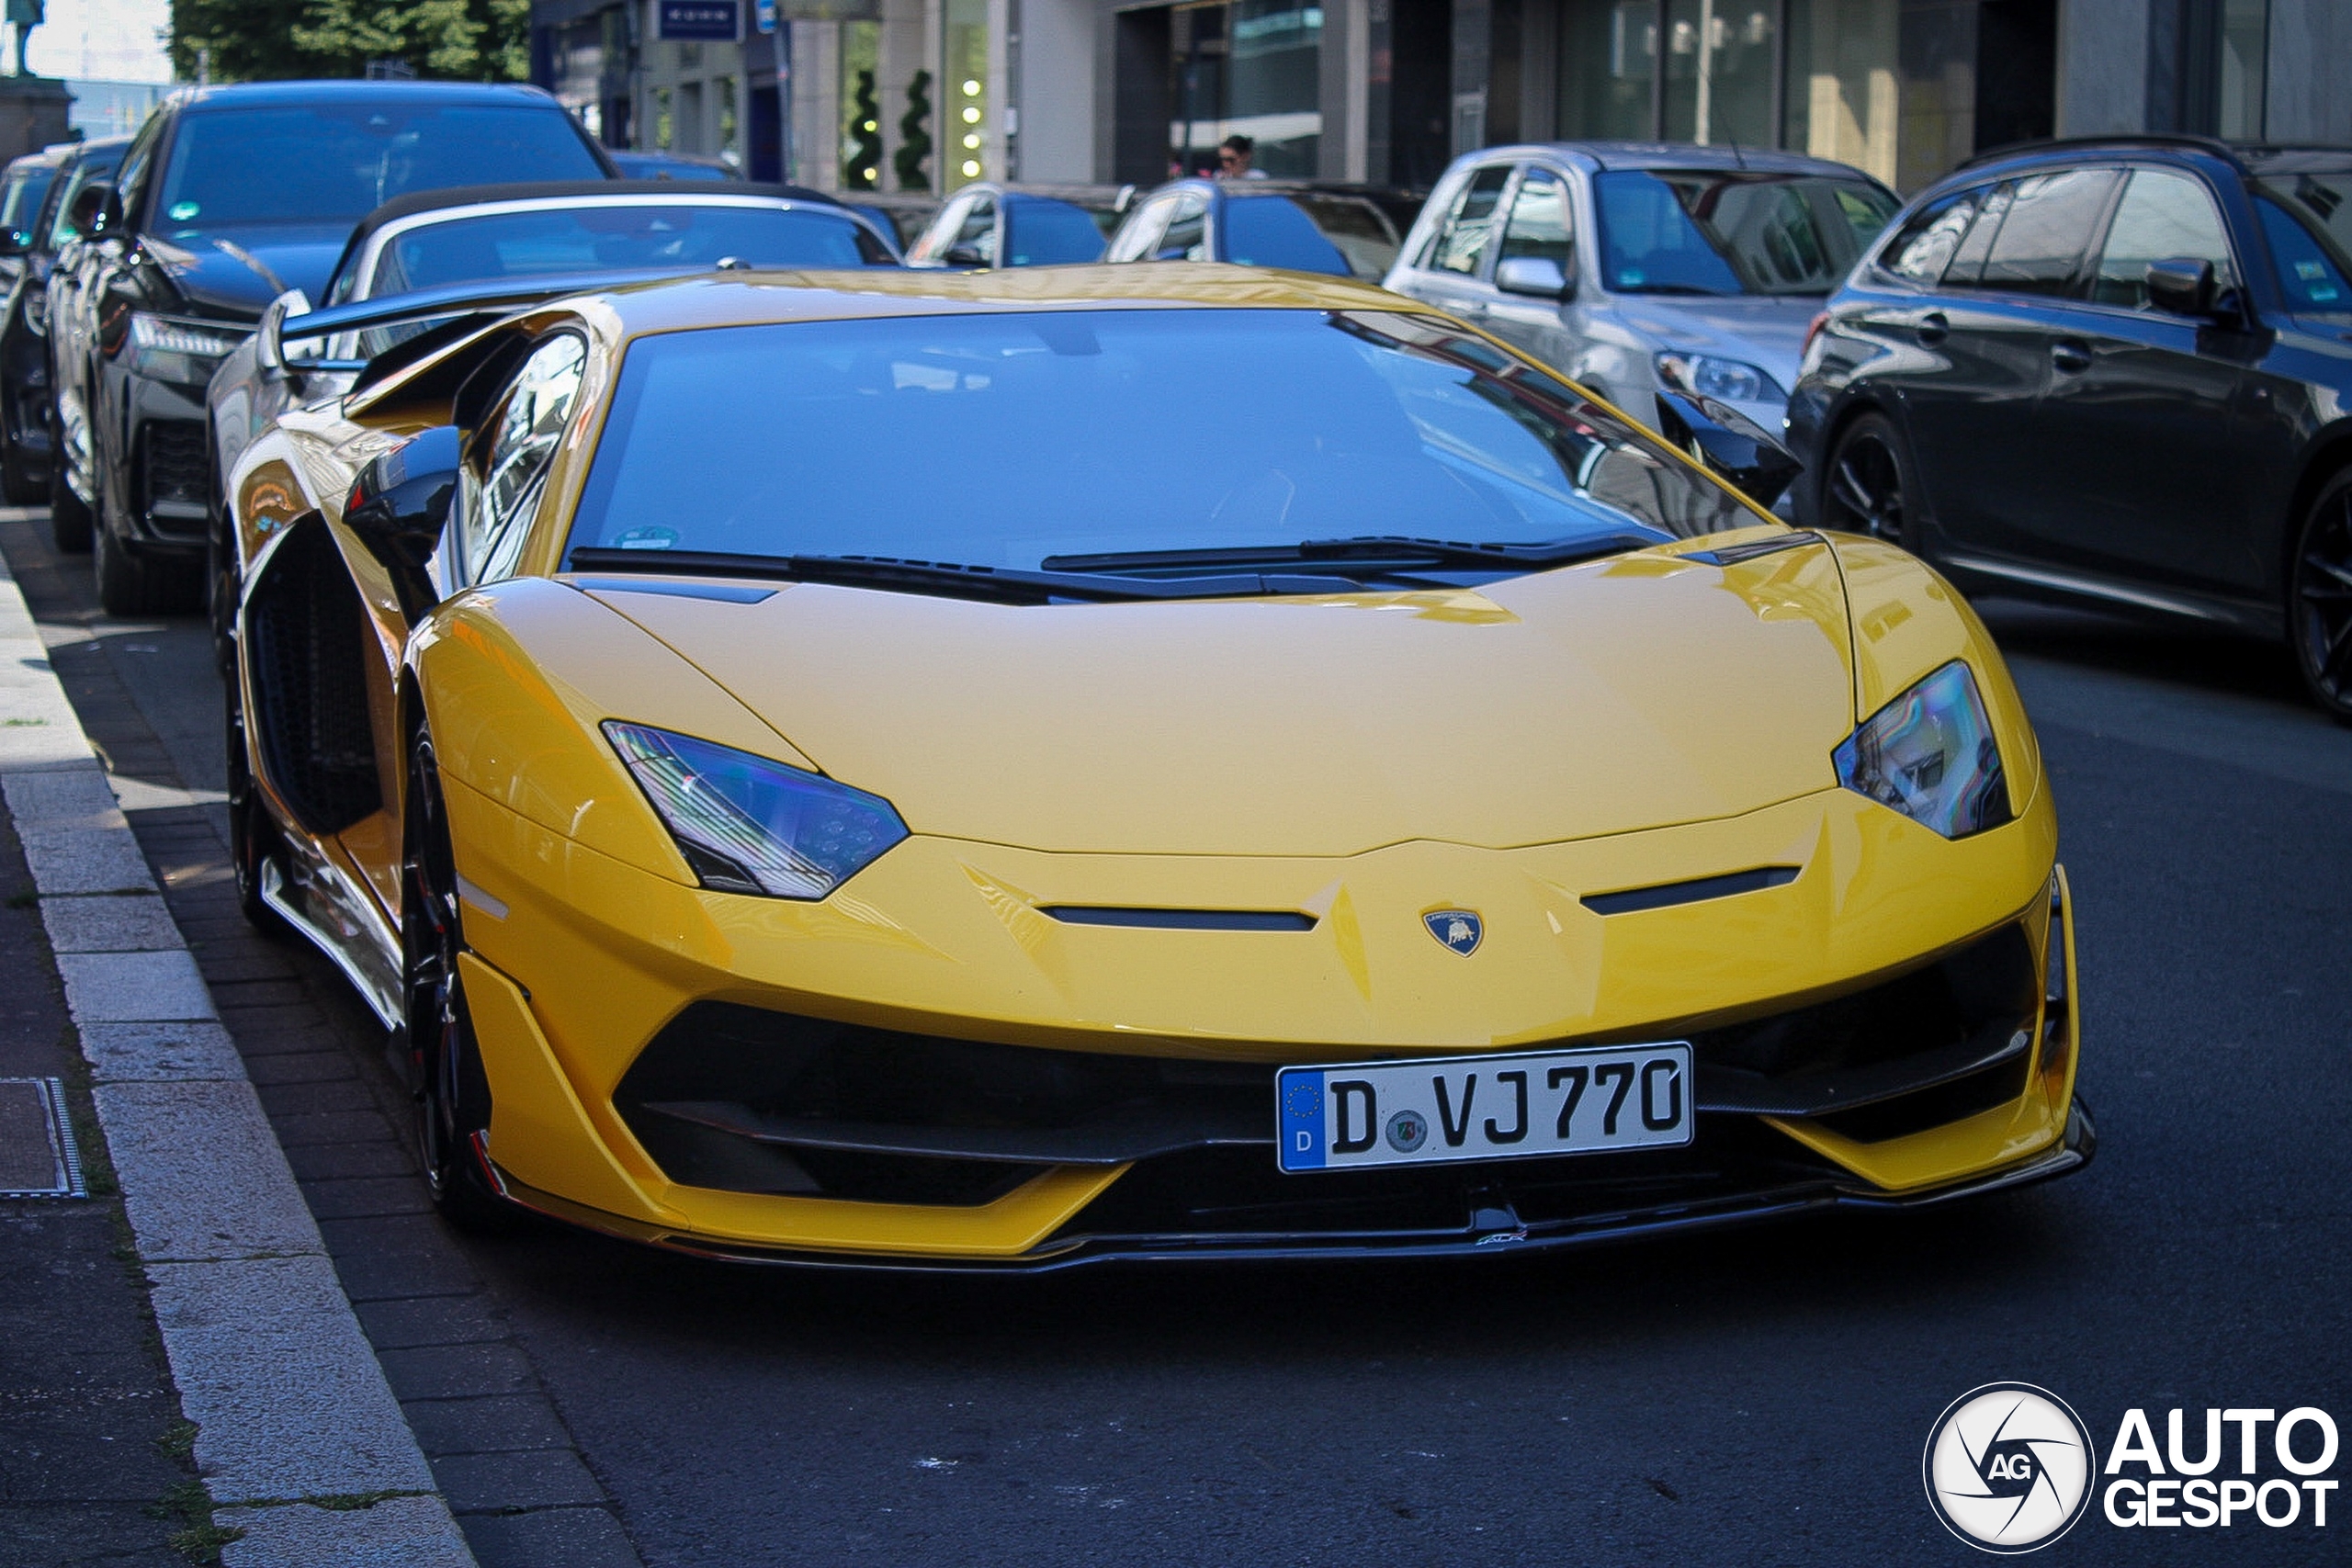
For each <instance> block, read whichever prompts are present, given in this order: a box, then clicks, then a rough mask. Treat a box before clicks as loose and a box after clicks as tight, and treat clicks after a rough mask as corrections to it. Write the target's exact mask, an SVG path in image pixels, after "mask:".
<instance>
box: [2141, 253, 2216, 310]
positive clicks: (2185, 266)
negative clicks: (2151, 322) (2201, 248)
mask: <svg viewBox="0 0 2352 1568" xmlns="http://www.w3.org/2000/svg"><path fill="white" fill-rule="evenodd" d="M2143 276H2144V277H2145V279H2146V282H2147V286H2148V303H2149V304H2151V305H2154V307H2155V308H2156V309H2157V310H2162V311H2164V312H2165V313H2166V314H2168V315H2174V316H2210V315H2211V314H2212V313H2213V299H2214V296H2215V295H2216V294H2217V293H2218V292H2219V291H2220V289H2219V283H2218V280H2217V279H2216V278H2215V277H2214V276H2213V264H2212V263H2211V262H2209V261H2200V260H2199V259H2198V258H2196V257H2195V256H2167V257H2165V259H2164V260H2163V261H2152V262H2150V263H2149V264H2148V270H2147V272H2146V273H2145V274H2144V275H2143Z"/></svg>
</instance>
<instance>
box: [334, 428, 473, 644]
mask: <svg viewBox="0 0 2352 1568" xmlns="http://www.w3.org/2000/svg"><path fill="white" fill-rule="evenodd" d="M464 461H465V444H464V439H463V437H462V436H461V435H460V434H459V433H458V428H457V427H456V426H455V425H448V424H444V425H439V426H436V427H435V428H434V429H431V430H428V431H425V432H424V433H423V434H420V435H417V436H416V437H414V438H413V439H412V440H410V441H409V442H407V443H406V444H405V445H403V446H397V447H394V448H393V449H392V450H391V451H390V452H387V453H385V454H383V455H382V456H381V457H377V458H375V459H374V460H373V461H371V462H370V463H369V464H368V466H367V467H366V468H362V469H360V470H359V478H358V479H356V480H355V481H354V482H353V484H352V487H351V498H350V500H349V501H347V502H345V505H344V509H343V525H344V526H345V527H346V528H348V529H350V530H351V531H352V532H353V533H355V534H356V535H358V536H359V540H360V543H362V544H364V545H366V546H367V547H368V554H370V555H372V556H374V557H375V558H377V559H378V560H379V561H380V562H382V563H383V566H384V570H386V571H388V572H390V574H391V579H392V589H393V592H397V593H398V594H399V595H400V599H401V610H402V611H403V612H405V613H406V615H408V617H409V619H410V620H411V621H414V620H415V619H416V618H417V617H419V616H420V615H424V613H425V612H426V611H427V610H430V609H431V608H433V606H434V605H435V604H437V603H438V602H439V598H440V596H439V595H438V594H436V593H435V592H434V591H433V580H432V578H431V577H430V576H429V575H427V574H426V572H425V570H424V567H425V562H427V561H429V560H431V559H432V558H433V552H434V551H435V549H437V548H439V547H440V545H441V534H442V530H443V529H444V528H446V527H447V525H448V522H449V510H450V507H451V505H452V504H453V503H454V502H456V500H457V496H458V468H459V467H460V465H461V464H462V463H463V462H464Z"/></svg>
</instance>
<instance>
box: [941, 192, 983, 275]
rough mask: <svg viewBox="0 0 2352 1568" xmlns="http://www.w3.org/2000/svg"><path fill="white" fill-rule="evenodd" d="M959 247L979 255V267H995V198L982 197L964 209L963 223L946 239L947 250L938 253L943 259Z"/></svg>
mask: <svg viewBox="0 0 2352 1568" xmlns="http://www.w3.org/2000/svg"><path fill="white" fill-rule="evenodd" d="M961 246H969V247H970V248H971V249H972V250H974V251H976V252H978V254H979V258H980V265H983V266H993V265H996V198H995V197H989V196H984V197H980V198H979V199H978V201H975V202H974V203H972V205H971V206H970V207H969V208H967V209H965V212H964V221H963V222H961V223H959V224H957V225H956V231H955V232H954V233H953V234H950V235H949V236H948V237H947V248H946V250H944V251H942V252H940V254H941V255H942V256H943V257H944V256H945V255H947V254H948V253H949V252H952V251H955V250H956V249H957V248H958V247H961Z"/></svg>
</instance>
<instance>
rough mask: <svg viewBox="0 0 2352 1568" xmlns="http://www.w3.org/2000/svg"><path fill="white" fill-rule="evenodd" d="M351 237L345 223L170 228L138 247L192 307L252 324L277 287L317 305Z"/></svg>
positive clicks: (349, 228)
mask: <svg viewBox="0 0 2352 1568" xmlns="http://www.w3.org/2000/svg"><path fill="white" fill-rule="evenodd" d="M350 233H351V225H350V224H348V223H249V224H233V225H225V226H223V227H221V228H218V229H175V230H173V231H171V233H170V234H169V235H168V236H165V235H156V234H151V235H149V236H147V238H146V239H145V240H144V241H143V242H142V243H143V245H144V246H145V248H146V250H147V251H148V253H149V254H152V255H153V256H154V258H155V261H156V265H159V266H161V267H162V268H163V271H164V276H166V277H168V278H170V279H171V280H172V284H173V287H175V288H177V289H178V290H179V291H180V295H181V298H182V299H184V300H186V302H187V304H188V305H189V306H191V307H193V308H195V309H197V310H202V311H203V312H205V313H206V314H208V315H223V316H238V317H242V318H243V319H245V320H248V321H257V320H259V319H260V317H261V312H262V307H263V306H265V305H266V304H268V303H269V302H270V301H271V300H272V299H277V296H278V294H279V293H280V292H281V289H280V288H279V287H278V284H279V283H283V285H284V286H285V288H300V289H301V290H302V291H303V292H304V293H306V294H308V295H309V296H310V297H311V299H319V298H321V297H322V294H323V292H324V290H325V288H326V284H327V275H328V274H329V273H330V272H332V271H334V264H335V258H336V257H337V256H340V255H341V254H343V246H344V242H345V240H346V239H347V238H349V236H350ZM241 253H242V254H241ZM248 258H250V259H248ZM256 264H258V265H256ZM265 273H266V275H265ZM273 279H275V280H276V281H273Z"/></svg>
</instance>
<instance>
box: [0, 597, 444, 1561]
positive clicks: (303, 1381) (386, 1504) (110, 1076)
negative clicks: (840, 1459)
mask: <svg viewBox="0 0 2352 1568" xmlns="http://www.w3.org/2000/svg"><path fill="white" fill-rule="evenodd" d="M0 796H5V798H6V804H7V809H8V811H9V813H10V814H11V816H12V817H13V818H15V821H16V825H17V835H18V838H19V840H20V841H21V842H22V844H23V846H24V852H25V859H26V862H27V863H28V866H29V867H30V869H31V872H32V875H33V881H34V886H35V887H36V889H37V890H38V892H39V894H40V908H41V918H42V923H43V924H44V926H45V927H46V928H47V931H48V933H49V938H50V942H51V948H52V950H53V951H54V952H55V953H56V955H57V966H58V971H59V974H60V976H61V977H62V980H63V982H64V987H65V998H66V1005H67V1008H68V1010H69V1011H70V1012H71V1013H72V1015H73V1018H74V1024H75V1027H76V1030H77V1032H78V1033H79V1034H80V1036H81V1040H82V1046H83V1054H84V1055H85V1058H86V1059H87V1060H88V1061H89V1063H90V1066H91V1074H92V1081H93V1098H94V1100H95V1101H96V1107H97V1112H98V1120H99V1123H100V1125H101V1126H102V1127H103V1129H104V1130H105V1133H106V1137H107V1145H108V1148H109V1151H110V1153H111V1155H112V1157H113V1162H114V1167H115V1171H116V1176H117V1179H118V1180H119V1184H120V1187H121V1190H122V1196H123V1206H124V1212H125V1213H126V1215H127V1217H128V1219H129V1221H130V1228H131V1234H132V1236H133V1238H134V1240H135V1242H136V1245H137V1247H138V1251H139V1255H140V1258H141V1262H142V1263H143V1264H144V1265H145V1268H146V1272H147V1275H148V1278H149V1280H150V1282H151V1284H152V1286H153V1296H154V1307H155V1319H156V1324H157V1326H158V1328H159V1330H160V1332H161V1334H162V1337H163V1340H164V1355H165V1358H166V1359H167V1360H168V1361H169V1363H170V1366H171V1371H172V1379H173V1382H175V1383H176V1384H177V1385H178V1388H179V1391H180V1399H181V1404H182V1408H183V1409H184V1411H185V1412H186V1414H187V1418H188V1419H189V1420H191V1421H193V1422H195V1423H196V1424H197V1427H198V1432H197V1438H196V1447H195V1460H196V1464H197V1468H198V1472H199V1473H200V1474H201V1475H202V1476H203V1477H204V1484H205V1488H206V1490H207V1491H208V1492H209V1494H210V1495H211V1497H212V1499H213V1501H214V1502H215V1503H216V1504H217V1505H220V1508H219V1512H218V1513H217V1515H216V1519H217V1522H219V1523H220V1524H223V1525H228V1526H233V1527H236V1528H241V1529H243V1530H244V1531H245V1532H246V1533H245V1535H244V1537H243V1539H242V1540H237V1541H234V1542H232V1543H231V1544H230V1545H229V1546H228V1547H227V1548H226V1549H225V1551H223V1552H222V1555H221V1561H222V1562H223V1563H224V1564H226V1565H227V1568H279V1565H281V1564H283V1565H289V1568H290V1565H298V1564H299V1565H300V1568H315V1565H323V1564H329V1563H332V1564H335V1565H337V1568H344V1565H350V1568H372V1565H374V1564H378V1563H382V1564H387V1565H390V1564H394V1563H397V1564H399V1565H400V1568H474V1559H473V1555H472V1553H471V1552H470V1551H468V1550H467V1547H466V1544H465V1540H464V1538H463V1537H462V1536H461V1535H460V1534H459V1533H458V1526H457V1522H456V1520H455V1519H454V1518H453V1517H451V1516H450V1513H449V1509H448V1506H447V1503H446V1502H445V1501H444V1500H443V1499H442V1497H441V1495H440V1494H439V1493H438V1492H437V1491H436V1490H435V1486H434V1482H433V1473H432V1471H431V1470H430V1469H429V1468H428V1467H427V1466H426V1464H425V1461H424V1454H423V1452H422V1451H421V1450H419V1449H418V1447H417V1444H416V1439H415V1437H414V1435H413V1433H411V1431H410V1430H409V1427H408V1424H407V1422H406V1420H405V1419H404V1418H403V1417H402V1416H401V1409H400V1405H399V1404H398V1403H397V1402H395V1401H394V1399H393V1397H392V1393H391V1389H390V1385H389V1384H388V1383H387V1382H385V1379H384V1373H383V1369H382V1367H381V1366H380V1364H379V1362H378V1361H377V1359H376V1356H375V1354H374V1352H373V1351H372V1350H371V1349H370V1348H369V1347H368V1340H367V1337H365V1336H364V1335H363V1334H362V1333H361V1332H360V1328H359V1323H358V1320H357V1318H356V1316H355V1315H354V1314H353V1313H352V1310H351V1303H350V1302H349V1300H348V1299H347V1298H346V1297H345V1294H344V1292H343V1289H342V1286H341V1285H340V1284H339V1283H338V1282H337V1280H336V1276H335V1271H334V1263H333V1261H332V1260H331V1259H330V1258H328V1256H327V1250H326V1247H325V1244H324V1242H323V1241H322V1238H321V1237H320V1235H319V1229H318V1225H317V1224H316V1222H315V1221H314V1220H312V1218H311V1213H310V1210H309V1208H308V1207H307V1206H306V1205H305V1204H304V1202H303V1201H302V1197H301V1193H300V1190H299V1189H298V1188H297V1187H296V1186H295V1184H294V1179H293V1176H292V1173H291V1172H290V1170H289V1169H288V1166H287V1162H286V1156H285V1155H284V1153H283V1151H282V1150H281V1149H280V1148H279V1146H278V1144H277V1139H276V1137H275V1135H274V1134H272V1132H271V1129H270V1125H269V1122H268V1120H267V1118H266V1117H265V1116H264V1114H263V1112H262V1110H261V1105H260V1102H259V1100H257V1098H256V1097H255V1095H254V1089H253V1085H252V1084H251V1082H250V1081H249V1080H248V1079H247V1077H246V1075H245V1070H244V1065H243V1061H242V1060H241V1059H240V1058H239V1056H238V1055H237V1053H236V1051H235V1049H234V1048H233V1047H232V1045H231V1043H230V1042H229V1039H228V1036H227V1033H226V1032H225V1031H223V1030H222V1029H221V1028H220V1025H219V1023H217V1022H215V1021H213V1020H215V1019H217V1017H218V1016H219V1015H218V1013H217V1011H216V1010H215V1009H214V1007H213V1004H212V999H211V996H210V994H209V991H208V990H207V988H206V987H205V985H204V982H203V979H202V977H201V976H200V975H199V974H198V971H197V968H196V964H195V960H194V958H193V957H192V956H191V955H190V954H189V953H188V952H187V944H186V943H185V942H183V941H182V940H181V938H180V933H179V930H178V928H177V926H175V924H174V923H173V921H172V919H171V917H170V915H169V914H168V912H166V911H165V910H164V908H163V906H162V902H161V899H160V897H157V888H156V886H155V883H154V879H153V876H152V875H151V874H149V872H148V869H147V863H146V859H145V857H144V855H142V854H141V851H140V848H139V844H138V841H137V840H135V839H134V838H133V837H132V836H131V832H130V824H129V822H128V821H127V820H126V819H125V818H124V817H123V814H122V811H121V808H120V807H119V804H118V802H117V800H116V797H115V795H114V792H113V790H112V788H111V787H110V786H109V784H108V781H107V776H106V774H105V773H104V772H103V771H102V770H101V769H100V767H99V765H98V762H97V759H96V754H95V752H94V751H93V750H92V749H91V747H90V743H89V740H88V739H87V737H86V736H85V735H84V733H83V731H82V727H81V724H80V721H79V720H78V718H77V717H76V716H75V715H74V709H73V706H72V705H71V704H70V703H69V702H68V701H67V699H66V696H65V693H64V689H63V688H62V686H61V685H59V683H58V681H57V677H56V675H55V674H54V672H53V671H51V668H50V661H49V650H48V649H47V648H46V647H45V646H44V645H43V644H42V642H41V639H40V635H39V633H38V631H37V630H36V628H35V627H34V626H33V623H32V618H31V616H30V615H29V614H28V612H27V610H26V607H25V603H24V598H23V595H22V594H21V593H20V592H18V591H17V585H16V583H15V581H13V579H11V578H10V577H9V575H8V573H7V569H6V565H5V563H0ZM99 906H103V908H100V907H99ZM322 1502H323V1503H325V1504H326V1506H319V1505H320V1504H321V1503H322Z"/></svg>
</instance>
